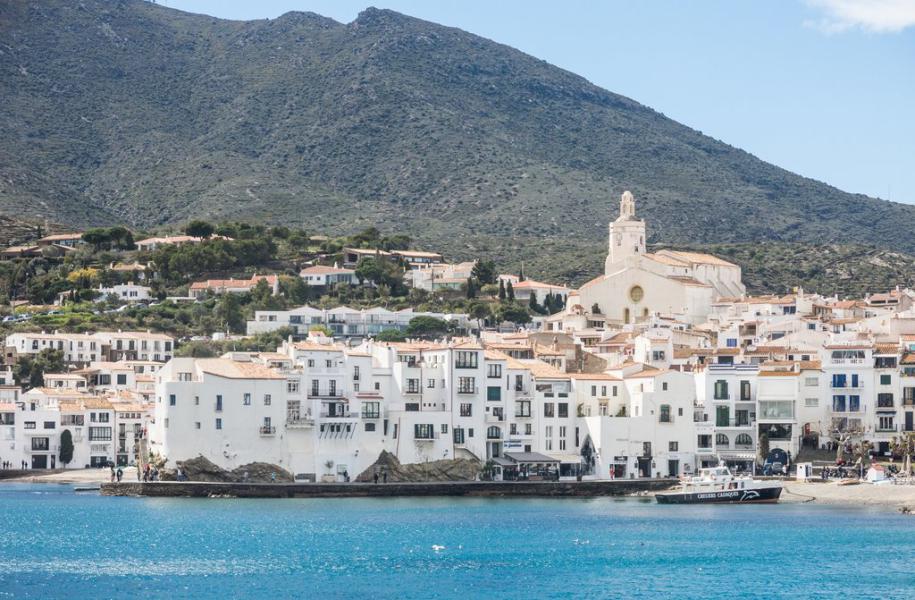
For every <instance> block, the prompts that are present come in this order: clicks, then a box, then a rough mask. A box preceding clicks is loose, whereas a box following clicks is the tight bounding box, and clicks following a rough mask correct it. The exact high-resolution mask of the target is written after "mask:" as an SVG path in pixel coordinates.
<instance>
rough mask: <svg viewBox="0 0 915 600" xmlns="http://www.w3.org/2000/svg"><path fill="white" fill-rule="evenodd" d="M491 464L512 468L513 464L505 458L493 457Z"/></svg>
mask: <svg viewBox="0 0 915 600" xmlns="http://www.w3.org/2000/svg"><path fill="white" fill-rule="evenodd" d="M492 462H494V463H496V464H497V465H499V466H500V467H513V466H515V463H513V462H512V461H510V460H508V459H507V458H502V457H501V456H494V457H493V459H492Z"/></svg>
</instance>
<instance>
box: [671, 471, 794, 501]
mask: <svg viewBox="0 0 915 600" xmlns="http://www.w3.org/2000/svg"><path fill="white" fill-rule="evenodd" d="M781 493H782V484H781V482H779V481H761V480H758V479H753V478H752V477H736V476H734V475H732V474H731V472H730V470H728V468H727V467H725V466H719V467H712V468H710V469H702V470H700V471H699V475H698V476H697V477H690V478H688V479H683V480H682V483H681V484H680V489H678V490H674V491H672V492H662V493H660V494H657V495H655V498H657V500H658V504H752V503H761V502H778V497H779V496H780V495H781Z"/></svg>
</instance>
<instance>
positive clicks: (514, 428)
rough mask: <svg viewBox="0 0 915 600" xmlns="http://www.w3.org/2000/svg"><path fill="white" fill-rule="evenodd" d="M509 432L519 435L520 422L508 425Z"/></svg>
mask: <svg viewBox="0 0 915 600" xmlns="http://www.w3.org/2000/svg"><path fill="white" fill-rule="evenodd" d="M508 433H509V434H511V435H518V424H517V423H512V424H511V425H509V426H508Z"/></svg>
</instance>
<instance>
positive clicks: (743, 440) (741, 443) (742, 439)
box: [734, 433, 753, 448]
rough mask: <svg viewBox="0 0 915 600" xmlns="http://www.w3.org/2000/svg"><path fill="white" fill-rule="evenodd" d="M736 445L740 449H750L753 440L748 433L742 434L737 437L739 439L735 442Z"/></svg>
mask: <svg viewBox="0 0 915 600" xmlns="http://www.w3.org/2000/svg"><path fill="white" fill-rule="evenodd" d="M734 445H735V446H737V447H738V448H749V447H751V446H752V445H753V438H751V437H750V435H749V434H747V433H741V434H740V435H738V436H737V439H736V440H734Z"/></svg>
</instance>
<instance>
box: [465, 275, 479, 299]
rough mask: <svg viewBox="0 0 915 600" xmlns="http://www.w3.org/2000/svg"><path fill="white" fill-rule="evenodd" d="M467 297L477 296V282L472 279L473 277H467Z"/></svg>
mask: <svg viewBox="0 0 915 600" xmlns="http://www.w3.org/2000/svg"><path fill="white" fill-rule="evenodd" d="M467 297H468V298H476V297H477V284H476V282H475V281H474V280H473V277H468V278H467Z"/></svg>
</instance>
